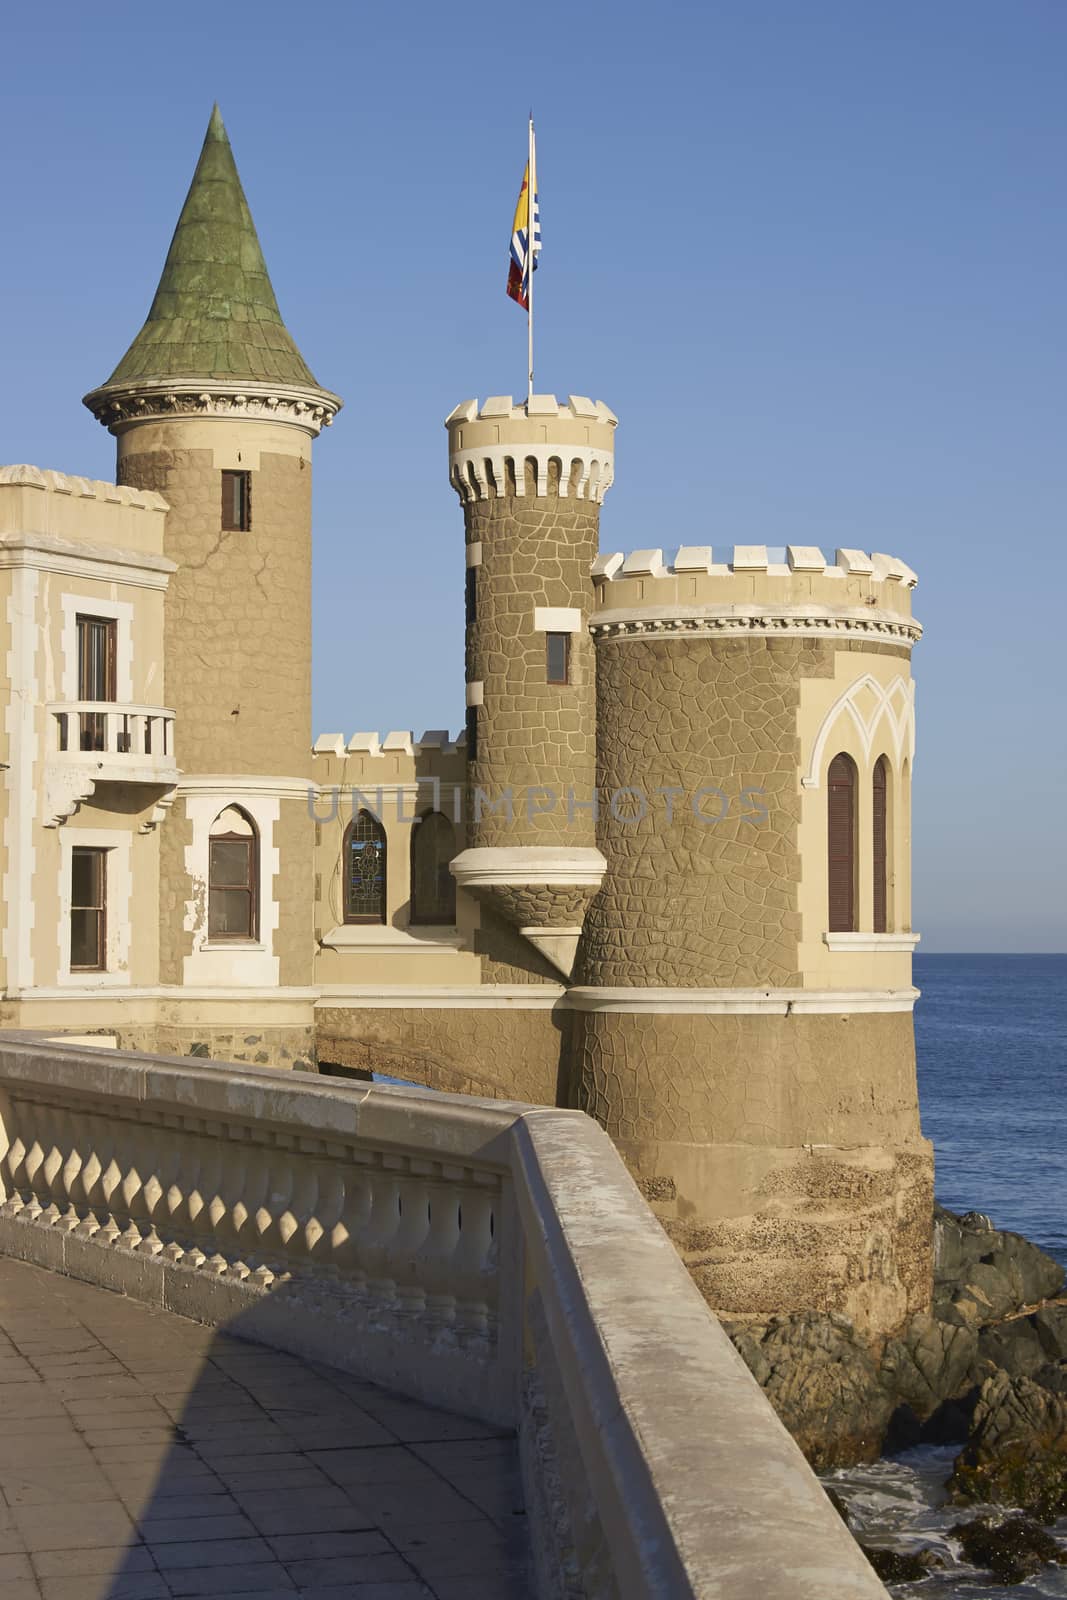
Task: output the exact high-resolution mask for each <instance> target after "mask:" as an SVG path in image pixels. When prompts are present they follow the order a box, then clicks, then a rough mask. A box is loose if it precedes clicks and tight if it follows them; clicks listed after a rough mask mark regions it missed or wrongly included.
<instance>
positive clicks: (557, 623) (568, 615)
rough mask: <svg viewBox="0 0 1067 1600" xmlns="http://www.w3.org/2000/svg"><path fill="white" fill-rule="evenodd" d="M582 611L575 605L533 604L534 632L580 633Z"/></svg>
mask: <svg viewBox="0 0 1067 1600" xmlns="http://www.w3.org/2000/svg"><path fill="white" fill-rule="evenodd" d="M581 631H582V613H581V611H580V610H579V608H578V607H577V606H534V632H535V633H581Z"/></svg>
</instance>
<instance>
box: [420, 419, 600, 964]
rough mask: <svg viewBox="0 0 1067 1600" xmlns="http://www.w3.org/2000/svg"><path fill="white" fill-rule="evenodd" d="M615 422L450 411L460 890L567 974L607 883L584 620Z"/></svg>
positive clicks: (456, 869)
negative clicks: (462, 591)
mask: <svg viewBox="0 0 1067 1600" xmlns="http://www.w3.org/2000/svg"><path fill="white" fill-rule="evenodd" d="M615 424H616V418H615V416H614V415H613V413H612V412H611V411H609V410H608V408H607V406H605V405H604V403H603V402H602V401H596V402H595V403H594V402H593V401H591V400H587V399H583V398H581V397H579V396H576V395H572V396H570V398H569V399H568V400H567V401H566V403H565V404H560V403H559V402H557V400H556V398H555V396H554V395H534V396H533V397H532V398H531V399H530V401H529V402H528V403H527V404H525V405H519V406H516V405H513V404H512V400H511V397H510V395H508V396H497V397H494V398H492V399H489V400H487V401H486V402H485V403H484V404H483V405H482V406H481V407H479V405H478V403H477V401H474V400H471V401H467V402H466V403H465V404H463V405H461V406H457V407H456V409H455V411H453V412H452V414H451V416H450V417H449V418H448V420H447V423H446V426H447V428H448V442H449V473H450V477H451V480H452V483H453V486H454V487H455V489H456V491H457V493H458V494H459V497H460V500H461V502H462V504H463V511H464V520H465V524H466V561H467V635H466V639H467V649H466V655H467V674H466V676H467V708H468V710H467V755H468V794H467V818H468V837H469V840H470V848H469V849H467V850H465V851H464V852H463V853H462V854H461V855H460V856H459V857H458V858H457V859H456V861H455V862H454V863H453V872H454V874H455V877H456V880H457V882H458V883H460V884H461V885H462V886H463V887H465V888H468V889H469V890H471V892H472V893H474V894H475V895H476V896H477V897H478V898H480V899H481V900H482V901H483V903H488V904H490V905H491V906H492V907H493V909H494V910H495V911H496V912H499V913H500V914H501V915H502V916H503V917H505V918H506V919H507V921H508V922H510V923H511V924H512V925H513V926H515V927H518V928H519V929H520V930H521V931H522V932H523V933H524V934H525V935H526V936H527V938H528V939H529V940H530V941H531V943H533V944H534V945H536V947H537V948H538V949H539V950H540V951H541V953H542V954H543V955H545V956H547V958H548V959H549V960H550V961H551V962H552V963H553V964H554V965H555V966H556V967H558V968H559V969H560V970H562V971H564V972H567V971H569V969H570V963H571V959H572V957H573V952H574V947H575V945H576V943H577V937H578V932H579V929H580V927H581V922H582V918H583V916H584V913H585V907H586V905H587V904H588V901H589V898H590V896H591V895H592V893H593V892H594V891H595V889H596V887H597V885H598V884H599V882H600V878H601V875H602V873H603V868H604V863H603V858H602V856H601V855H600V853H599V851H598V850H597V848H596V829H595V794H594V791H595V781H596V728H595V686H594V658H593V646H592V642H591V640H590V638H589V632H588V621H589V613H590V609H591V606H592V603H593V597H594V594H593V586H592V581H591V571H592V565H593V561H594V559H595V557H596V550H597V541H598V535H599V520H600V503H601V501H602V499H603V496H604V494H605V493H606V492H607V489H608V488H609V486H610V484H611V480H612V476H613V465H614V434H615Z"/></svg>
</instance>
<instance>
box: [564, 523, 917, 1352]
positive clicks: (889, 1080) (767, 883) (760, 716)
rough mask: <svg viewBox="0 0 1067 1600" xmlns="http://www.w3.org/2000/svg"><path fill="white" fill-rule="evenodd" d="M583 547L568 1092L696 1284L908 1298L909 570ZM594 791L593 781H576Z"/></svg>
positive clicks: (755, 1297)
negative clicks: (576, 916) (577, 890)
mask: <svg viewBox="0 0 1067 1600" xmlns="http://www.w3.org/2000/svg"><path fill="white" fill-rule="evenodd" d="M712 554H713V553H712V550H711V549H710V548H708V547H690V548H683V549H681V550H679V551H678V554H677V556H676V558H675V560H674V561H673V563H671V564H670V565H667V564H665V563H664V560H663V553H662V551H660V550H643V551H637V552H635V553H634V554H633V555H631V556H630V557H629V558H628V559H624V557H623V556H622V555H609V556H601V557H600V558H599V560H598V561H597V563H596V566H595V568H594V575H595V580H596V584H597V591H598V600H597V604H596V606H595V609H594V611H593V614H592V617H591V624H590V626H591V633H592V637H593V642H594V645H595V650H596V660H597V711H596V714H597V744H598V770H597V782H598V784H599V786H600V789H601V794H602V805H601V813H600V825H599V828H598V833H597V840H598V844H599V847H600V849H601V851H602V852H603V855H604V857H605V860H606V870H605V875H604V879H603V884H602V887H601V889H600V890H599V892H598V893H597V894H596V896H595V898H594V899H593V900H592V903H591V904H590V906H589V908H588V911H587V913H586V917H585V921H584V929H583V934H582V938H581V942H580V946H579V949H578V953H577V959H576V963H575V968H574V981H575V986H574V987H573V988H572V989H571V990H570V991H569V994H568V1004H569V1006H570V1007H571V1008H572V1010H573V1011H574V1012H575V1013H576V1015H575V1016H574V1034H573V1056H572V1061H571V1079H570V1090H569V1094H570V1098H571V1100H572V1101H573V1103H576V1104H578V1105H581V1106H583V1107H584V1108H585V1109H587V1110H588V1111H590V1112H591V1113H592V1114H593V1115H594V1116H596V1117H597V1119H598V1120H599V1121H600V1122H602V1123H603V1124H604V1126H605V1127H606V1128H607V1130H608V1131H609V1132H610V1133H611V1134H612V1136H613V1137H614V1139H615V1140H616V1142H617V1144H618V1145H619V1147H620V1149H621V1151H622V1153H623V1154H624V1156H625V1157H626V1159H627V1161H628V1163H629V1165H630V1167H631V1170H632V1171H633V1173H634V1175H635V1177H636V1178H637V1179H638V1181H639V1183H640V1184H641V1186H642V1188H643V1189H644V1192H645V1193H646V1195H647V1196H648V1197H649V1199H650V1200H651V1201H652V1202H653V1204H654V1206H655V1207H656V1209H657V1210H658V1212H659V1213H660V1215H661V1217H662V1218H663V1220H664V1222H665V1224H666V1225H667V1227H668V1229H669V1231H670V1232H671V1233H672V1235H673V1237H674V1238H675V1239H676V1241H677V1243H678V1244H679V1246H680V1247H681V1249H682V1251H683V1254H685V1255H686V1256H687V1258H688V1260H689V1264H690V1266H691V1268H692V1270H693V1271H694V1273H695V1275H696V1277H697V1279H698V1281H699V1282H700V1283H701V1284H702V1287H703V1289H704V1292H705V1294H706V1296H707V1298H708V1300H709V1301H710V1302H711V1304H712V1305H714V1306H716V1307H720V1308H722V1309H724V1310H727V1311H730V1312H736V1313H753V1314H768V1313H771V1312H784V1311H790V1310H811V1309H821V1310H840V1311H843V1312H845V1313H847V1314H849V1315H850V1316H852V1317H853V1318H855V1319H856V1321H857V1322H858V1323H859V1324H860V1325H862V1326H865V1327H867V1328H868V1329H871V1330H873V1331H886V1330H888V1329H891V1328H894V1327H897V1326H899V1325H900V1323H901V1322H902V1321H903V1320H904V1319H905V1318H906V1316H907V1315H909V1314H910V1313H911V1312H913V1311H916V1310H920V1309H923V1308H925V1307H927V1306H928V1304H929V1295H930V1272H931V1263H930V1233H931V1228H930V1210H931V1200H932V1157H931V1152H930V1147H929V1145H928V1143H927V1142H926V1141H925V1140H924V1139H923V1138H922V1136H921V1132H920V1127H919V1116H918V1096H917V1088H916V1077H915V1055H914V1044H913V1036H912V1016H911V1012H912V1005H913V1002H914V999H915V993H916V991H915V990H914V989H913V988H912V986H911V952H912V948H913V946H914V944H915V936H914V935H913V934H912V933H911V931H910V929H911V908H910V892H909V872H910V868H909V848H910V846H909V805H910V802H909V789H910V769H911V760H912V740H913V723H912V707H913V691H912V683H911V675H910V655H911V648H912V644H913V642H914V641H915V639H916V638H917V637H918V635H919V629H918V627H917V625H916V624H915V623H914V622H913V620H912V617H911V605H910V598H911V589H912V586H913V585H914V582H915V575H914V573H912V572H911V570H910V569H909V568H908V567H907V566H905V565H904V564H903V563H902V562H900V561H897V560H894V559H892V558H889V557H886V556H882V555H874V556H873V557H868V556H867V555H864V554H863V553H862V552H860V551H856V550H840V551H838V552H837V554H836V557H835V559H834V560H833V561H827V560H826V558H825V557H824V554H823V552H822V551H820V550H817V549H809V548H799V547H790V548H789V549H788V550H785V549H783V550H771V551H768V550H767V549H766V548H764V547H745V548H741V547H738V548H735V549H733V550H727V551H726V552H724V554H723V556H721V557H720V558H719V559H718V560H717V561H713V559H712ZM606 795H614V796H615V797H616V803H615V805H614V806H613V807H612V806H609V805H607V804H605V803H604V797H605V796H606Z"/></svg>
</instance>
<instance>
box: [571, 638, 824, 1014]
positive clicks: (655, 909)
mask: <svg viewBox="0 0 1067 1600" xmlns="http://www.w3.org/2000/svg"><path fill="white" fill-rule="evenodd" d="M821 648H822V647H821V645H820V644H819V643H817V642H815V641H808V640H791V639H781V640H779V639H762V638H758V639H753V640H744V641H740V642H736V643H735V642H732V641H730V642H725V643H719V642H718V641H716V640H710V639H698V640H692V641H690V640H686V639H684V638H680V639H656V638H648V639H645V638H641V639H627V640H624V641H620V640H616V639H613V638H602V639H600V640H599V641H598V645H597V706H598V726H597V736H598V762H597V767H598V781H599V784H600V787H601V790H602V794H603V798H604V799H605V800H609V799H610V796H611V795H612V794H614V793H615V792H616V791H624V790H627V789H634V788H636V789H640V790H641V791H643V794H644V796H645V797H646V798H647V810H646V814H645V815H644V817H643V818H642V817H641V816H640V815H638V812H639V809H640V805H641V802H640V800H638V799H635V798H633V797H631V798H630V799H629V800H626V799H621V800H619V801H617V803H616V811H617V813H618V815H617V816H613V815H612V813H611V810H610V804H602V808H601V818H600V825H599V827H598V843H599V844H600V848H601V850H602V851H603V852H604V855H605V857H606V858H607V862H608V870H607V875H606V876H605V879H604V883H603V886H602V887H601V890H600V892H599V894H598V895H597V896H596V897H595V899H594V900H593V903H592V905H591V906H590V908H589V911H588V913H587V915H586V920H585V931H584V933H583V937H582V941H581V943H580V945H579V949H578V957H577V961H576V964H575V975H574V976H575V982H576V983H579V984H589V983H598V984H607V985H613V984H644V985H653V986H675V985H683V986H690V985H691V986H694V987H710V986H714V985H727V986H739V987H748V986H757V985H770V986H774V987H782V986H786V985H790V984H797V983H799V981H800V976H799V973H798V971H797V942H798V938H799V933H800V916H799V911H798V909H797V887H798V884H799V879H800V861H799V856H798V854H797V845H796V837H797V825H798V822H799V818H800V797H799V794H798V793H797V770H798V766H799V760H800V753H799V740H798V737H797V731H796V713H797V705H798V702H799V682H800V677H801V674H802V673H804V672H812V671H819V670H826V669H825V667H824V663H823V658H822V657H821V655H820V650H821ZM708 788H717V789H719V790H721V791H722V795H723V797H724V798H721V797H719V796H717V795H714V794H712V795H707V796H704V797H703V798H701V799H700V800H699V801H698V802H697V804H698V806H699V809H700V810H701V811H702V813H703V815H704V816H711V817H716V816H718V815H719V813H720V812H721V811H722V810H723V808H724V805H725V810H726V814H725V816H723V817H722V820H719V821H715V822H708V821H704V820H702V819H701V818H700V817H698V816H697V815H696V814H695V812H694V800H695V797H696V796H697V795H698V793H699V791H701V790H704V789H708ZM660 789H673V790H675V791H676V794H675V796H674V798H673V802H672V811H673V814H672V816H671V817H670V818H669V819H668V815H667V799H666V798H665V797H661V796H660V795H659V794H658V791H659V790H660ZM752 789H760V790H762V791H763V793H762V795H761V796H759V800H760V802H761V804H762V805H763V807H765V809H766V817H765V819H761V818H760V817H759V815H758V813H757V808H756V806H755V805H754V803H753V802H752V801H751V800H750V799H748V800H746V798H745V791H746V790H752ZM604 792H606V793H604ZM619 817H621V818H622V820H619ZM631 818H632V820H630V819H631Z"/></svg>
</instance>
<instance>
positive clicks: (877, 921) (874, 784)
mask: <svg viewBox="0 0 1067 1600" xmlns="http://www.w3.org/2000/svg"><path fill="white" fill-rule="evenodd" d="M871 788H872V792H871V800H872V808H871V843H872V854H873V858H874V931H875V933H885V932H887V930H888V926H889V924H888V916H889V887H888V886H889V850H888V836H889V763H888V761H887V760H886V758H885V756H879V757H878V760H877V761H876V762H875V764H874V776H873V778H872V780H871Z"/></svg>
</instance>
